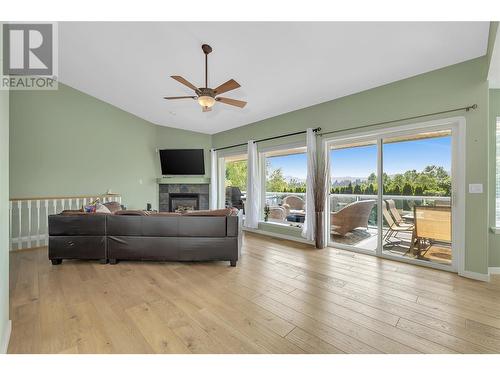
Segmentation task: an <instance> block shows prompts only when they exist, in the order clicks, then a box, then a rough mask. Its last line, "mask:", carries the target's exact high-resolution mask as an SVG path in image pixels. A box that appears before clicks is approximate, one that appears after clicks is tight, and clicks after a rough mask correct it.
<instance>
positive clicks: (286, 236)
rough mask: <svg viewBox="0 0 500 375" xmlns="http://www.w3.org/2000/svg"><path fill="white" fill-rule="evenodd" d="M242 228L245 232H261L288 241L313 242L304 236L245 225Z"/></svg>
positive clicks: (309, 243) (311, 243)
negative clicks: (246, 226)
mask: <svg viewBox="0 0 500 375" xmlns="http://www.w3.org/2000/svg"><path fill="white" fill-rule="evenodd" d="M243 230H244V231H246V232H252V233H257V234H263V235H265V236H269V237H276V238H281V239H282V240H290V241H295V242H301V243H305V244H308V245H314V242H311V241H308V240H306V239H305V238H299V237H294V236H289V235H287V234H281V233H274V232H268V231H265V230H262V229H252V228H245V227H243Z"/></svg>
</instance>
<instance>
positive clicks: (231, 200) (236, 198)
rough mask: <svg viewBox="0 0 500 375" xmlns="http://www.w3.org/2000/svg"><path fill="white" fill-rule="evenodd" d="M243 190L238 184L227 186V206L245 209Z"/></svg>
mask: <svg viewBox="0 0 500 375" xmlns="http://www.w3.org/2000/svg"><path fill="white" fill-rule="evenodd" d="M241 195H242V194H241V190H240V188H239V187H237V186H228V187H226V207H236V208H237V209H238V210H241V209H243V200H242V199H241Z"/></svg>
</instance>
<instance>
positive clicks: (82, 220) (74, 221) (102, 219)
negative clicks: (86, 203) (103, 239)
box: [49, 212, 112, 236]
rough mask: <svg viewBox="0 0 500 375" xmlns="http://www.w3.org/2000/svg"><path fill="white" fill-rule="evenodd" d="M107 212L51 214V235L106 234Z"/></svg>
mask: <svg viewBox="0 0 500 375" xmlns="http://www.w3.org/2000/svg"><path fill="white" fill-rule="evenodd" d="M107 216H112V215H105V214H85V213H83V212H80V213H75V214H74V215H73V214H70V215H49V235H50V236H104V235H105V234H106V217H107Z"/></svg>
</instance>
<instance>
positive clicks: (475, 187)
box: [469, 184, 483, 194]
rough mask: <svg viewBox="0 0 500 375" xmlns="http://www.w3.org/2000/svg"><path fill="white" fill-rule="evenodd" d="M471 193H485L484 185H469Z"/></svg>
mask: <svg viewBox="0 0 500 375" xmlns="http://www.w3.org/2000/svg"><path fill="white" fill-rule="evenodd" d="M469 193H470V194H482V193H483V184H469Z"/></svg>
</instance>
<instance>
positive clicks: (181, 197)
mask: <svg viewBox="0 0 500 375" xmlns="http://www.w3.org/2000/svg"><path fill="white" fill-rule="evenodd" d="M199 206H200V195H199V194H184V193H171V194H170V195H169V197H168V207H169V209H170V212H176V211H186V210H188V211H194V210H198V208H199Z"/></svg>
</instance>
